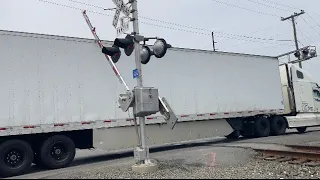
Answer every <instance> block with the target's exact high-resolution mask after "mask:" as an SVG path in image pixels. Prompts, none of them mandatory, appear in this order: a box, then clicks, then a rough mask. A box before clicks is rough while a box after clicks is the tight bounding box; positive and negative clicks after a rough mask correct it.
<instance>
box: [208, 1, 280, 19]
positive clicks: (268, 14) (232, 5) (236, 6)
mask: <svg viewBox="0 0 320 180" xmlns="http://www.w3.org/2000/svg"><path fill="white" fill-rule="evenodd" d="M212 1H214V2H216V3H220V4H224V5H227V6H231V7H235V8H239V9H243V10H247V11H251V12H254V13H258V14H263V15H267V16H273V17H279V16H278V15H276V14H271V13H265V12H261V11H256V10H253V9H249V8H246V7H242V6H238V5H235V4H229V3H226V2H222V1H218V0H212Z"/></svg>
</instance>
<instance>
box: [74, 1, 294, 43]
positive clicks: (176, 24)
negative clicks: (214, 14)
mask: <svg viewBox="0 0 320 180" xmlns="http://www.w3.org/2000/svg"><path fill="white" fill-rule="evenodd" d="M69 1H70V2H74V3H78V4H83V5H87V6H91V7H95V8H99V9H105V8H104V7H102V6H97V5H92V4H88V3H84V2H80V1H76V0H69ZM110 16H111V15H110ZM139 17H140V18H141V19H145V20H150V21H155V22H159V23H164V24H169V25H173V26H179V27H183V28H188V29H194V30H198V31H206V32H210V33H211V32H214V33H218V34H224V35H229V36H241V37H243V38H248V39H256V40H264V41H288V40H277V39H272V38H260V37H252V36H246V35H238V34H231V33H226V32H222V31H215V30H209V29H204V28H198V27H192V26H187V25H183V24H178V23H174V22H169V21H163V20H158V19H154V18H150V17H145V16H139Z"/></svg>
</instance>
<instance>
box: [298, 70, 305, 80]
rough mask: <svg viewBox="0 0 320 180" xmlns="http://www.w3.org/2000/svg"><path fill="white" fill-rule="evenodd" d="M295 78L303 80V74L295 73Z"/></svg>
mask: <svg viewBox="0 0 320 180" xmlns="http://www.w3.org/2000/svg"><path fill="white" fill-rule="evenodd" d="M297 77H298V78H299V79H303V78H304V76H303V73H302V72H300V71H297Z"/></svg>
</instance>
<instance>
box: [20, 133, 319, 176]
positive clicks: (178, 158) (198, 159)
mask: <svg viewBox="0 0 320 180" xmlns="http://www.w3.org/2000/svg"><path fill="white" fill-rule="evenodd" d="M319 137H320V128H312V129H308V131H307V132H306V133H304V134H298V133H297V132H296V131H295V130H290V131H288V133H287V134H286V135H283V136H270V137H265V138H256V139H245V138H240V139H238V140H236V141H230V140H226V139H225V138H215V139H213V140H212V141H210V142H201V143H195V144H188V145H177V146H170V147H163V148H156V149H152V150H151V156H152V158H154V159H156V160H159V161H161V162H167V164H170V163H171V164H172V166H174V164H175V165H178V164H184V165H186V166H188V167H200V166H201V167H208V166H216V165H219V166H220V167H222V166H226V167H229V166H233V165H236V164H241V163H245V162H246V161H247V160H248V159H250V158H251V157H252V156H254V154H255V153H254V152H253V151H251V150H248V149H242V148H236V147H228V145H237V144H241V143H273V144H295V145H319V146H320V138H319ZM133 163H134V161H133V154H132V152H120V153H112V154H110V153H107V152H106V151H103V150H82V151H78V152H77V156H76V159H75V160H74V162H73V164H72V166H70V167H68V168H64V169H58V170H50V171H44V170H40V169H37V168H34V169H32V172H31V173H30V174H26V175H23V176H19V177H14V178H15V179H16V178H18V179H20V178H23V179H25V178H31V179H40V178H56V177H61V178H63V177H68V176H67V175H68V174H75V175H77V174H81V173H84V172H85V171H87V170H90V171H94V170H95V169H101V168H112V167H115V166H125V167H129V166H130V165H132V164H133ZM120 174H121V173H120ZM118 177H119V176H117V177H110V178H118ZM126 177H127V176H126ZM95 178H96V177H95Z"/></svg>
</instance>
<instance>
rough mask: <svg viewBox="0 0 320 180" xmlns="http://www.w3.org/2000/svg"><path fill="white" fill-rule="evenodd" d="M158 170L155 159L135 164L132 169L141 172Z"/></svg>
mask: <svg viewBox="0 0 320 180" xmlns="http://www.w3.org/2000/svg"><path fill="white" fill-rule="evenodd" d="M157 170H158V164H157V163H156V161H155V160H147V163H144V164H135V165H133V166H132V171H133V172H136V173H140V174H146V173H152V172H156V171H157Z"/></svg>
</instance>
